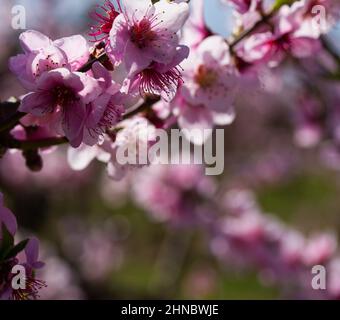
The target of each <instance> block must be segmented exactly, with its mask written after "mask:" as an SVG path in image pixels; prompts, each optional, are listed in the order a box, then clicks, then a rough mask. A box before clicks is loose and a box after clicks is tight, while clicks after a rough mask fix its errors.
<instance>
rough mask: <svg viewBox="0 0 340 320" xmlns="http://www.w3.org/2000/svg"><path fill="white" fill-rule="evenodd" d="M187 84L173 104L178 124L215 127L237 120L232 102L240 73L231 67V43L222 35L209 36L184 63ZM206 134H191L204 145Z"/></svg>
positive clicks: (190, 126)
mask: <svg viewBox="0 0 340 320" xmlns="http://www.w3.org/2000/svg"><path fill="white" fill-rule="evenodd" d="M183 68H184V70H185V71H184V73H183V80H184V83H183V84H182V85H181V86H180V87H179V90H178V93H177V95H176V97H175V99H174V100H173V101H172V102H171V103H170V106H165V107H164V108H170V109H171V110H172V112H173V114H174V115H175V116H176V117H177V118H178V124H179V125H180V127H181V128H185V129H212V128H213V127H214V125H215V124H218V125H226V124H230V123H231V122H232V121H233V120H234V108H233V105H232V104H233V101H234V98H235V93H236V91H237V81H238V78H237V75H236V74H235V71H234V68H233V67H232V66H231V61H230V55H229V50H228V46H227V44H226V43H225V41H224V39H223V38H222V37H220V36H211V37H208V38H206V39H205V40H204V41H203V42H202V43H201V44H200V45H199V47H198V48H197V50H196V51H195V52H194V53H192V54H191V55H190V57H189V59H188V60H187V61H186V62H185V64H183ZM205 138H206V137H204V135H203V134H202V135H196V136H195V137H191V139H192V142H194V143H197V144H202V143H203V142H204V139H205Z"/></svg>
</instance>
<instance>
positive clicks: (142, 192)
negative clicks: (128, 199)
mask: <svg viewBox="0 0 340 320" xmlns="http://www.w3.org/2000/svg"><path fill="white" fill-rule="evenodd" d="M133 191H134V195H135V197H136V201H137V203H138V204H139V205H141V206H142V207H143V208H144V209H146V210H147V212H148V213H150V214H151V217H152V218H153V219H155V220H156V221H160V222H168V223H170V224H173V225H177V226H179V225H187V224H190V225H192V224H200V223H203V221H204V216H205V215H206V214H207V215H209V214H211V211H210V209H208V208H207V206H206V205H205V203H204V201H203V200H202V201H201V200H200V197H203V198H206V199H208V198H210V197H212V195H213V194H214V192H215V185H214V181H213V180H212V179H210V178H209V177H206V176H204V172H203V168H202V167H201V166H199V165H194V164H187V165H185V164H179V165H152V166H150V167H149V168H144V169H142V170H140V171H139V172H137V174H136V175H135V176H134V177H133Z"/></svg>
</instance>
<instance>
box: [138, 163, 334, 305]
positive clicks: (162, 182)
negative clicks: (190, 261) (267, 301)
mask: <svg viewBox="0 0 340 320" xmlns="http://www.w3.org/2000/svg"><path fill="white" fill-rule="evenodd" d="M156 169H157V170H154V171H151V170H150V168H145V169H143V170H141V171H140V172H139V175H138V176H137V177H136V176H134V178H133V181H132V186H133V189H134V190H133V193H134V198H135V199H136V200H137V202H138V203H139V204H140V205H141V206H142V207H143V208H144V209H146V212H148V213H150V214H151V215H152V218H153V219H156V220H157V221H160V222H165V223H167V224H169V225H171V226H173V227H177V228H183V227H185V228H188V227H193V226H196V227H197V226H199V227H200V228H201V229H202V230H203V231H205V232H206V233H207V235H208V237H207V238H208V239H209V241H210V248H211V252H212V254H213V255H215V256H216V257H217V258H218V260H219V261H221V263H223V265H225V266H227V267H228V268H229V269H230V268H234V269H235V270H238V271H240V270H243V271H246V270H248V271H249V270H254V269H255V270H256V271H257V272H258V275H259V278H260V280H261V281H263V282H264V284H265V285H274V286H277V287H279V288H280V290H281V293H282V295H283V296H284V297H289V298H297V299H339V298H340V282H339V279H340V257H339V252H338V247H337V239H336V237H335V235H334V234H333V233H331V232H327V233H326V232H325V233H315V234H312V235H311V236H310V237H306V236H304V235H303V233H301V232H300V231H298V230H297V229H294V228H289V227H288V226H286V225H284V224H283V223H282V222H281V221H280V220H279V219H277V218H274V217H273V216H272V215H269V214H266V213H264V212H263V211H262V210H261V208H260V207H259V205H258V203H257V202H256V199H255V196H254V194H253V192H251V191H249V190H247V189H244V188H242V187H241V188H239V189H228V190H227V191H224V192H222V191H223V190H218V191H219V192H216V191H217V189H216V186H215V185H214V184H213V181H211V180H209V179H207V177H205V176H204V174H203V171H202V168H201V167H200V166H198V165H193V164H191V165H183V166H182V167H181V168H173V167H171V166H162V167H161V166H160V168H156ZM141 184H142V185H145V186H146V192H145V190H143V191H141V188H140V187H139V186H140V185H141ZM223 193H224V195H223V196H222V198H221V197H220V196H218V194H223ZM188 222H189V223H188ZM319 265H321V266H323V267H324V268H325V270H326V272H327V278H326V279H327V280H326V281H327V283H326V284H325V287H326V288H325V290H313V287H312V280H313V277H314V276H315V274H313V273H312V269H313V267H314V266H319Z"/></svg>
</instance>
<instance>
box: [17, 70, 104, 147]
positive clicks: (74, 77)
mask: <svg viewBox="0 0 340 320" xmlns="http://www.w3.org/2000/svg"><path fill="white" fill-rule="evenodd" d="M100 93H101V88H100V86H99V84H98V82H97V81H96V79H94V78H92V77H90V76H88V75H85V74H83V73H79V72H70V71H69V70H68V69H65V68H59V69H55V70H52V71H49V72H46V73H44V74H43V75H42V76H41V77H40V78H39V79H38V80H37V85H36V90H35V91H34V92H31V93H29V94H27V95H26V96H24V98H23V99H22V103H21V105H20V108H19V110H20V111H21V112H26V113H30V114H32V115H34V116H37V117H47V119H48V120H50V118H51V117H52V120H50V121H52V123H53V125H54V126H55V127H56V131H57V132H60V133H61V134H64V135H65V136H66V137H67V138H68V140H69V141H70V144H71V145H72V146H74V147H77V146H79V145H80V143H81V142H82V140H83V127H84V122H85V119H86V105H87V104H89V103H91V102H93V101H94V100H95V99H96V98H98V96H99V95H100Z"/></svg>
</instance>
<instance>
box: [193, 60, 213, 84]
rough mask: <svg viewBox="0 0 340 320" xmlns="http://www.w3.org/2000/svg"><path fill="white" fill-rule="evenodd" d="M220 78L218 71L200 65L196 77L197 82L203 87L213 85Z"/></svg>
mask: <svg viewBox="0 0 340 320" xmlns="http://www.w3.org/2000/svg"><path fill="white" fill-rule="evenodd" d="M217 79H218V75H217V72H216V71H214V70H212V69H209V68H207V67H205V66H204V65H200V66H199V67H198V70H197V73H196V75H195V77H194V80H195V82H196V83H197V84H198V85H199V86H200V87H201V88H203V89H206V88H209V87H211V86H213V85H214V84H215V82H216V80H217Z"/></svg>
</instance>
